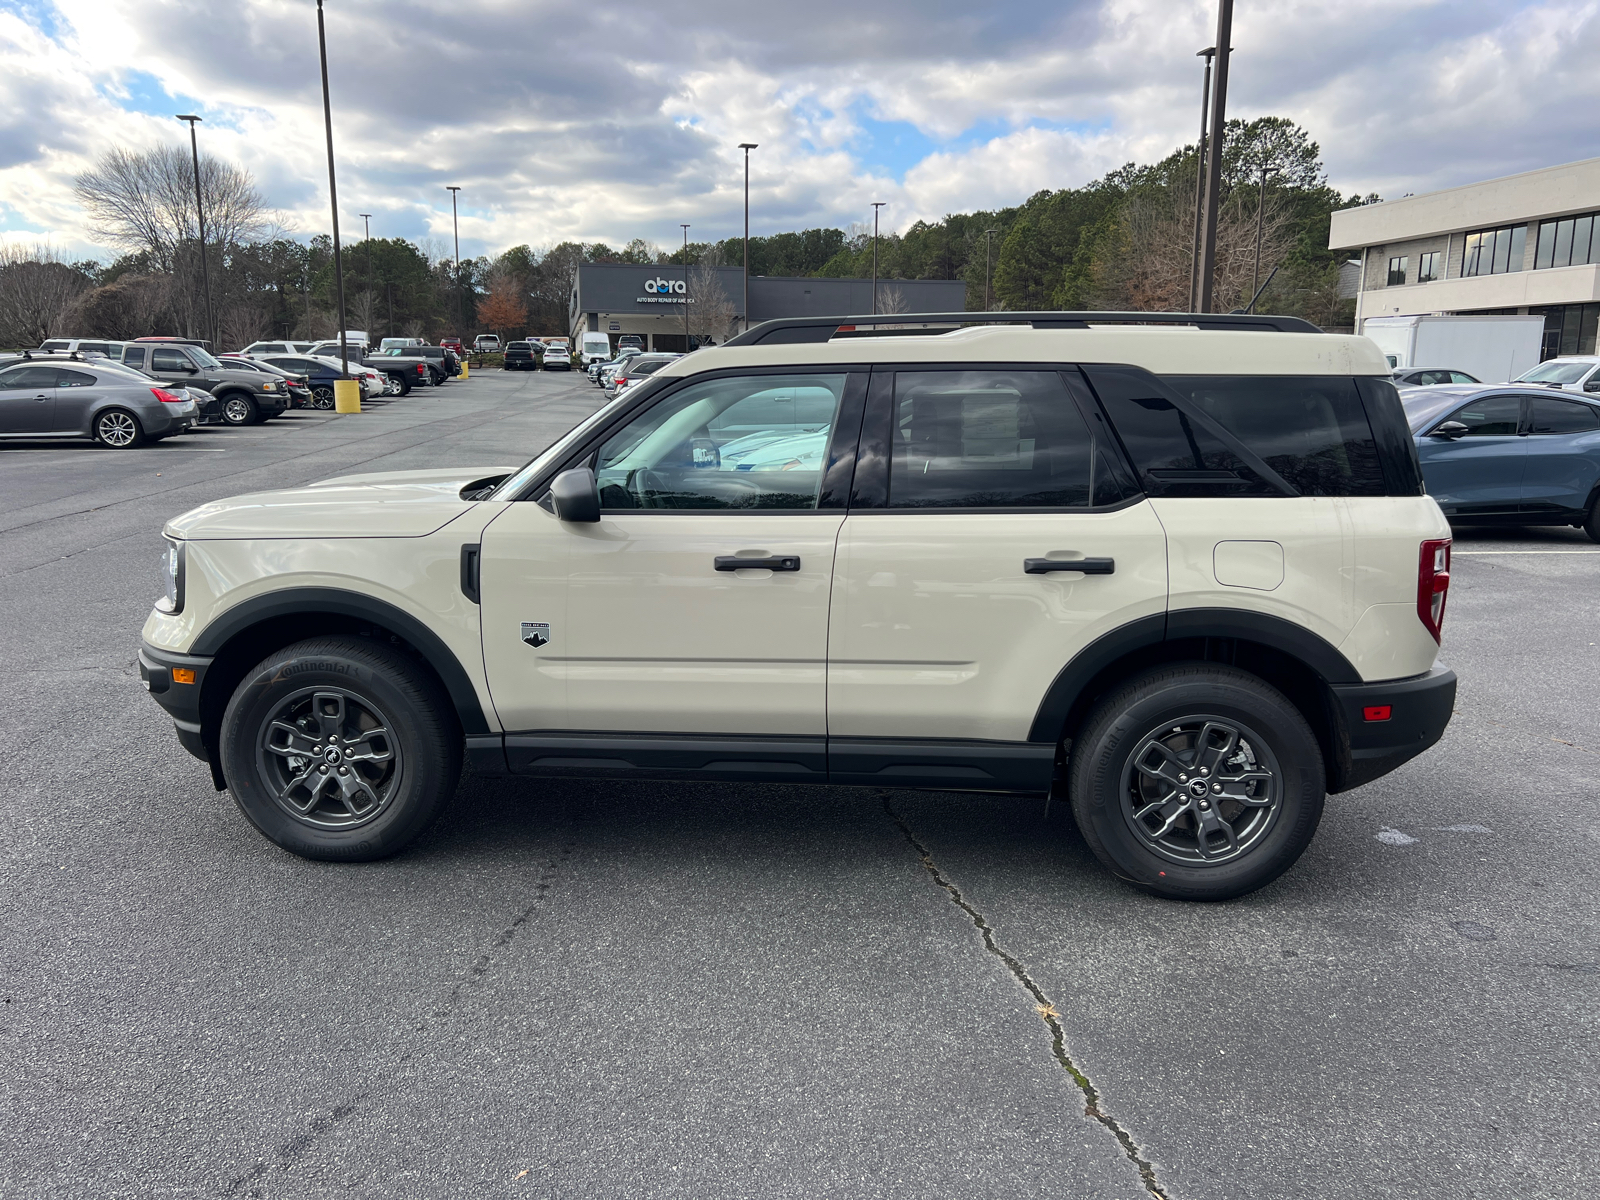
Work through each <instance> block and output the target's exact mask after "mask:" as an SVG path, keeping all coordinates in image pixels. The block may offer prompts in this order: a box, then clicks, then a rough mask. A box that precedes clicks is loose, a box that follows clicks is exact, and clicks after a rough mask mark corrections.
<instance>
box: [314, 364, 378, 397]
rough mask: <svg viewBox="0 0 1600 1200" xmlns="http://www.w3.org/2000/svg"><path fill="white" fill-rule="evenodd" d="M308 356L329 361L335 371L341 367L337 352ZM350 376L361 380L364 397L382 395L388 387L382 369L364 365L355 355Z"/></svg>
mask: <svg viewBox="0 0 1600 1200" xmlns="http://www.w3.org/2000/svg"><path fill="white" fill-rule="evenodd" d="M308 357H310V358H315V359H317V360H318V361H319V362H325V363H327V364H328V365H329V366H330V367H332V368H333V369H334V370H335V371H337V370H338V369H339V366H340V362H339V356H338V355H337V354H333V355H329V354H312V355H309V356H308ZM350 377H351V378H352V379H356V380H359V381H360V383H361V394H362V396H363V397H364V398H370V397H372V396H381V395H383V393H384V392H385V391H386V390H387V389H388V381H387V380H386V379H385V378H384V376H383V373H382V372H381V371H374V370H373V369H372V368H371V367H366V366H362V365H361V364H360V363H359V362H357V361H356V360H355V358H354V357H353V356H352V358H351V359H350Z"/></svg>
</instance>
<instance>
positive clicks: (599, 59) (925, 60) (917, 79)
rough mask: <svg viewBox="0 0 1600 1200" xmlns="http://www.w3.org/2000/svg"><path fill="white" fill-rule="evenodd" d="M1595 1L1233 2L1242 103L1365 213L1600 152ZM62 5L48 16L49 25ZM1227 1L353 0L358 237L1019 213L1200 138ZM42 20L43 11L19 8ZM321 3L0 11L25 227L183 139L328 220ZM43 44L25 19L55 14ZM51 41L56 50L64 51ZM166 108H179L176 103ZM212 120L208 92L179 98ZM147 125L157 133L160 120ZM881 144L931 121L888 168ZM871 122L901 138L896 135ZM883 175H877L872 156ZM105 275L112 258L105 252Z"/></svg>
mask: <svg viewBox="0 0 1600 1200" xmlns="http://www.w3.org/2000/svg"><path fill="white" fill-rule="evenodd" d="M1597 10H1600V0H1529V2H1526V3H1512V2H1507V0H1345V2H1344V3H1341V4H1338V5H1330V4H1324V3H1317V2H1312V0H1296V2H1288V0H1240V3H1239V5H1238V9H1237V13H1236V17H1235V28H1234V36H1233V43H1234V47H1235V51H1236V54H1235V58H1234V63H1233V83H1232V89H1231V95H1230V112H1231V113H1232V114H1234V115H1237V116H1243V117H1251V116H1257V115H1261V114H1264V113H1277V114H1281V115H1285V116H1289V117H1292V118H1294V119H1296V120H1298V121H1300V122H1301V123H1302V124H1304V125H1305V126H1306V127H1307V128H1308V129H1309V130H1310V131H1311V133H1312V136H1313V137H1315V138H1316V139H1317V140H1318V141H1319V142H1320V143H1321V145H1322V148H1323V153H1324V158H1325V161H1326V162H1327V165H1328V170H1329V173H1330V176H1331V178H1332V181H1333V182H1334V184H1335V185H1336V186H1338V187H1340V188H1341V189H1342V190H1345V191H1347V192H1348V191H1363V192H1364V191H1368V190H1377V191H1379V192H1381V193H1383V194H1385V195H1399V194H1401V193H1402V192H1406V191H1423V190H1427V189H1430V188H1435V187H1442V186H1449V185H1452V184H1456V183H1462V182H1467V181H1470V180H1473V179H1478V178H1485V177H1488V176H1492V175H1497V174H1504V173H1509V172H1512V171H1518V170H1525V169H1529V168H1532V167H1536V166H1541V165H1546V164H1549V163H1554V162H1564V161H1571V160H1573V159H1577V158H1584V157H1589V156H1592V155H1596V154H1600V135H1597V133H1596V130H1595V128H1594V125H1593V122H1592V119H1591V118H1590V117H1589V115H1588V114H1589V113H1590V112H1592V110H1593V107H1594V104H1595V101H1596V99H1597V96H1596V93H1597V91H1600V82H1597V80H1596V77H1595V76H1594V75H1593V73H1592V71H1591V70H1590V69H1589V68H1590V62H1591V60H1592V57H1593V56H1592V54H1590V53H1587V51H1588V50H1589V49H1590V48H1592V47H1593V46H1594V45H1595V44H1597V42H1600V37H1597V33H1600V11H1597ZM41 11H42V12H43V16H41V15H40V14H41ZM1214 11H1215V5H1214V0H1069V2H1068V3H1066V4H1061V3H1049V4H1046V3H1044V2H1043V0H994V2H993V3H989V4H985V5H972V4H971V3H970V0H960V2H959V3H958V2H957V0H918V2H917V3H911V2H910V0H880V2H879V3H876V4H874V5H872V6H870V7H865V8H864V7H862V6H861V5H860V4H859V2H858V0H851V2H850V3H845V2H844V0H813V2H812V3H809V4H807V5H806V6H804V7H803V8H798V7H795V6H783V7H779V6H773V5H752V4H750V3H749V0H740V2H739V3H735V2H734V0H701V2H698V3H693V4H691V3H688V2H687V0H652V2H651V3H644V2H643V0H615V2H614V3H612V4H609V5H607V6H604V7H603V8H597V7H594V6H587V7H577V8H575V7H574V6H571V5H566V4H558V3H555V0H535V2H534V3H510V2H509V0H479V2H477V3H459V2H456V3H449V2H446V0H381V2H380V0H341V2H340V3H339V4H338V5H336V6H331V7H330V8H329V9H328V38H329V61H330V68H331V76H332V87H333V99H334V120H335V136H336V149H337V154H338V164H339V170H340V198H341V201H342V204H341V208H342V213H341V223H342V226H343V229H344V231H345V232H346V233H347V234H349V233H350V232H352V231H354V230H358V229H359V226H360V222H359V220H358V219H357V218H356V216H355V214H356V213H357V212H363V211H365V212H371V213H373V214H375V215H374V219H373V231H374V233H377V234H381V235H395V234H398V235H401V236H414V237H433V238H436V239H439V240H440V241H441V242H443V243H444V244H446V245H448V244H449V240H450V237H451V232H452V231H451V223H450V205H449V194H448V193H447V192H446V191H445V190H444V185H445V184H447V183H454V184H460V185H462V187H463V191H462V193H461V202H462V211H461V235H462V244H463V251H464V252H466V253H478V252H481V251H485V250H490V251H493V250H498V249H501V248H503V247H505V246H508V245H513V244H516V243H518V242H529V243H532V244H534V245H541V244H549V243H552V242H555V241H558V240H562V239H567V238H573V239H581V240H605V241H608V242H611V243H613V244H617V243H620V242H623V241H625V240H627V239H628V238H630V237H632V236H636V235H642V236H645V237H647V238H650V239H652V240H655V241H657V242H659V243H662V244H670V243H672V242H675V241H676V240H677V239H678V236H679V230H678V227H677V226H678V222H680V221H689V222H691V223H692V224H693V229H692V230H691V233H692V235H693V236H694V237H695V238H697V239H699V238H702V237H705V238H710V237H722V236H730V235H733V234H735V233H736V232H738V230H739V229H740V227H741V224H742V192H741V185H742V173H741V172H742V159H741V155H740V153H739V151H738V149H737V143H739V142H741V141H755V142H759V143H760V149H759V150H757V151H756V152H755V154H754V156H753V157H752V174H751V204H752V217H753V227H754V231H755V232H757V233H760V232H763V231H769V230H778V229H790V228H803V227H811V226H816V225H849V224H850V223H851V222H854V221H861V220H866V219H869V218H870V213H871V209H870V203H871V202H872V201H874V200H887V201H889V202H890V204H891V207H890V208H889V209H887V210H886V218H887V220H888V223H889V225H890V226H891V227H894V228H901V227H903V226H904V225H906V224H908V223H909V222H910V221H912V220H914V219H917V218H919V217H922V218H927V219H937V218H938V217H939V216H941V215H942V214H943V213H945V212H948V211H961V210H966V209H972V208H979V207H997V206H1001V205H1005V204H1014V203H1017V202H1019V201H1021V200H1022V199H1024V198H1025V197H1027V196H1028V195H1029V194H1031V193H1033V192H1035V191H1037V190H1039V189H1041V188H1057V187H1063V186H1072V185H1076V184H1082V183H1084V182H1087V181H1088V180H1089V179H1092V178H1094V177H1096V176H1098V175H1100V174H1102V173H1103V172H1104V171H1106V170H1107V169H1110V168H1112V167H1115V166H1117V165H1119V164H1121V163H1123V162H1126V161H1130V160H1139V161H1150V160H1153V159H1155V158H1158V157H1160V156H1162V155H1164V154H1165V153H1167V152H1168V151H1169V150H1170V149H1172V147H1174V146H1175V145H1178V144H1181V143H1183V142H1187V141H1190V140H1192V139H1193V137H1194V135H1195V127H1196V125H1197V116H1198V114H1197V111H1196V110H1197V107H1198V92H1199V82H1200V71H1201V66H1200V63H1199V60H1198V59H1197V58H1196V57H1195V51H1196V50H1198V49H1200V48H1201V47H1202V46H1204V45H1207V44H1209V43H1210V41H1211V40H1212V39H1213V37H1214ZM27 12H31V13H32V14H33V15H32V16H31V17H30V16H26V15H24V14H25V13H27ZM314 12H315V10H314V8H313V7H312V6H311V5H310V4H309V3H307V2H306V0H235V2H234V3H230V4H228V5H220V4H216V3H214V2H210V0H118V2H116V3H110V2H107V0H57V3H56V5H55V7H54V9H45V10H39V9H31V10H21V9H19V10H12V11H5V12H0V106H3V107H0V113H4V114H5V115H3V116H0V205H3V206H4V208H3V209H0V236H3V237H11V238H16V237H21V238H25V239H32V238H35V237H42V236H48V237H49V238H50V239H51V240H53V241H54V242H55V243H56V245H57V246H58V247H60V248H62V249H64V250H65V251H67V252H68V253H70V254H73V255H74V256H77V255H78V254H83V253H89V252H90V251H91V250H92V248H93V247H94V245H95V243H96V241H97V239H96V236H95V233H94V231H93V230H92V229H90V228H89V227H88V226H87V225H86V224H85V221H84V217H83V214H82V212H81V211H80V210H79V209H78V207H77V206H76V204H75V203H74V202H73V199H72V196H71V180H72V177H73V175H74V174H75V173H76V172H78V171H79V170H81V169H83V167H85V166H86V165H88V164H89V163H90V162H92V161H93V159H94V157H95V156H96V155H97V154H98V153H100V152H102V151H103V150H105V149H106V148H108V147H110V146H112V145H147V144H150V143H152V142H154V141H156V140H159V139H166V140H177V139H180V138H182V137H183V136H184V130H183V127H182V126H181V125H179V124H178V123H177V122H175V121H173V120H172V119H171V113H172V112H175V111H179V106H180V105H187V104H190V103H199V104H201V105H203V106H204V107H203V108H202V109H201V111H203V112H204V113H205V115H206V118H207V119H206V123H205V124H204V125H202V127H201V137H202V139H203V145H204V146H205V148H206V149H207V151H209V152H210V153H213V154H216V155H218V156H219V157H223V158H227V159H229V160H231V161H235V162H238V163H240V164H242V165H244V166H246V167H248V168H249V169H250V170H251V171H252V172H253V173H254V174H255V176H256V178H257V180H258V181H259V183H260V185H261V188H262V190H263V192H264V193H266V195H267V197H268V199H269V201H270V202H271V203H272V204H274V205H276V206H278V207H280V208H281V209H282V210H283V211H284V213H285V214H286V216H287V218H288V219H289V221H290V223H291V224H292V225H293V226H294V227H295V228H297V229H298V230H299V231H300V232H301V233H302V234H311V233H316V232H321V231H323V230H325V229H326V227H327V223H328V218H327V200H326V196H327V176H326V158H325V151H324V147H323V140H322V109H321V92H320V82H319V76H318V70H317V48H316V47H317V44H316V25H315V16H314ZM30 22H32V23H30ZM41 26H43V27H45V28H52V29H53V36H47V35H46V33H45V32H42V31H41ZM162 87H165V89H166V90H167V92H168V93H170V94H171V95H172V96H173V97H175V98H174V99H171V100H167V99H164V98H163V97H162V96H161V94H160V89H161V88H162ZM186 97H187V98H188V99H185V98H186ZM138 109H148V110H150V111H148V112H140V111H135V110H138ZM880 122H890V123H904V124H903V125H894V126H893V128H894V129H896V130H900V129H907V130H913V129H914V130H915V131H919V132H917V133H916V135H915V137H912V138H909V139H908V140H907V144H908V145H914V146H916V147H917V148H916V149H915V150H912V151H908V152H906V153H909V154H911V155H912V157H911V158H909V159H894V156H893V155H892V154H890V153H889V149H890V148H889V147H886V146H885V145H883V144H881V143H875V142H874V141H873V138H874V136H878V137H880V138H882V137H883V136H886V135H885V134H884V133H883V127H882V126H880V125H878V124H877V123H880ZM875 131H876V134H875ZM874 164H877V165H874ZM96 253H99V254H102V255H103V254H104V253H105V252H104V251H103V250H101V251H96Z"/></svg>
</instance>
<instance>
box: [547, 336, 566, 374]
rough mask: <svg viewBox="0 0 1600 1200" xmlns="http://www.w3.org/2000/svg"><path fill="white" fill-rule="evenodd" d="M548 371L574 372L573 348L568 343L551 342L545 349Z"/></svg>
mask: <svg viewBox="0 0 1600 1200" xmlns="http://www.w3.org/2000/svg"><path fill="white" fill-rule="evenodd" d="M544 369H545V370H546V371H570V370H572V347H571V346H569V345H568V344H567V343H566V342H549V343H547V344H546V345H545V348H544Z"/></svg>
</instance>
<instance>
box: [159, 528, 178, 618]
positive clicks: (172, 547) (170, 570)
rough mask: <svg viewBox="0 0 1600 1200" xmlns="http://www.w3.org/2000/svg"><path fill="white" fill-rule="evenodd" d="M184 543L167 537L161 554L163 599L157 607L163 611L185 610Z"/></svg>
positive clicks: (175, 611)
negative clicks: (165, 546) (164, 548)
mask: <svg viewBox="0 0 1600 1200" xmlns="http://www.w3.org/2000/svg"><path fill="white" fill-rule="evenodd" d="M183 550H184V544H183V543H182V542H180V541H175V540H174V539H172V538H168V539H167V548H166V550H165V551H164V552H163V553H162V555H161V590H162V595H161V599H159V600H157V601H156V607H157V608H159V609H160V610H161V611H162V612H166V613H177V612H182V611H183V560H184V553H183Z"/></svg>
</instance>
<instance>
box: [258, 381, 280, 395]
mask: <svg viewBox="0 0 1600 1200" xmlns="http://www.w3.org/2000/svg"><path fill="white" fill-rule="evenodd" d="M261 390H262V391H263V392H275V391H277V390H278V385H277V384H275V383H273V382H272V380H270V379H269V380H267V381H266V382H265V383H263V384H262V385H261Z"/></svg>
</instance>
